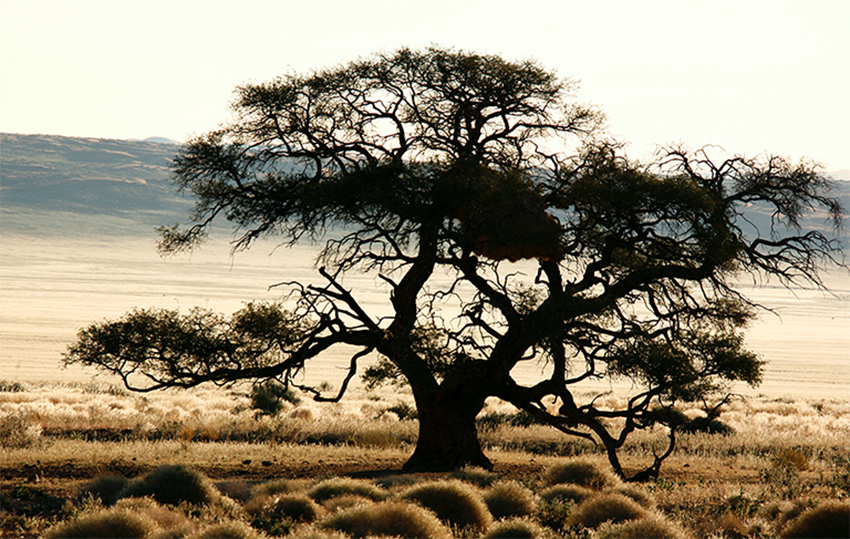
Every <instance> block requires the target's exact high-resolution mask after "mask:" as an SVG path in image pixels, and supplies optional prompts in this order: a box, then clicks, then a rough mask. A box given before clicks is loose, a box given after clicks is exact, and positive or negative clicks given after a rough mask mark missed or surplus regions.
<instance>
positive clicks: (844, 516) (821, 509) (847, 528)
mask: <svg viewBox="0 0 850 539" xmlns="http://www.w3.org/2000/svg"><path fill="white" fill-rule="evenodd" d="M780 537H783V538H794V539H798V538H799V539H808V538H812V539H814V538H824V537H850V502H839V501H835V500H831V501H827V502H824V503H822V504H821V505H819V506H817V507H814V508H812V509H809V510H807V511H804V512H803V514H801V515H800V516H799V517H797V518H796V519H794V520H792V521H791V522H789V523H788V525H787V526H786V527H785V528H784V529H783V530H782V533H781V534H780Z"/></svg>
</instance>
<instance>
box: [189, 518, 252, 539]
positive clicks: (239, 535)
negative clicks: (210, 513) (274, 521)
mask: <svg viewBox="0 0 850 539" xmlns="http://www.w3.org/2000/svg"><path fill="white" fill-rule="evenodd" d="M196 537H197V538H198V539H260V537H262V536H261V535H260V534H259V533H258V532H257V530H255V529H254V528H252V527H251V526H249V525H247V524H245V523H244V522H240V521H238V520H231V521H228V522H220V523H218V524H213V525H212V526H207V527H206V528H204V529H203V530H201V533H199V534H198V535H197V536H196Z"/></svg>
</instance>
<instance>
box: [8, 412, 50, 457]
mask: <svg viewBox="0 0 850 539" xmlns="http://www.w3.org/2000/svg"><path fill="white" fill-rule="evenodd" d="M41 433H42V428H41V425H39V424H38V423H35V422H33V421H32V420H31V419H30V418H29V417H28V415H27V414H23V413H16V414H9V415H6V416H0V447H7V448H10V449H12V448H15V449H24V448H27V447H32V446H35V445H38V444H39V443H40V442H41V441H42V438H41Z"/></svg>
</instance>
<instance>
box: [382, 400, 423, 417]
mask: <svg viewBox="0 0 850 539" xmlns="http://www.w3.org/2000/svg"><path fill="white" fill-rule="evenodd" d="M386 411H387V412H392V413H394V414H395V415H397V416H398V418H399V419H400V420H405V419H417V418H418V417H419V413H418V412H417V411H416V408H415V407H414V406H411V405H409V404H407V403H406V402H399V403H397V404H394V405H392V406H390V407H389V408H387V409H386Z"/></svg>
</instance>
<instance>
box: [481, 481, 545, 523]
mask: <svg viewBox="0 0 850 539" xmlns="http://www.w3.org/2000/svg"><path fill="white" fill-rule="evenodd" d="M484 502H485V503H486V504H487V508H488V509H489V510H490V514H491V515H493V518H495V519H504V518H510V517H524V516H529V515H533V514H534V512H535V510H536V509H537V502H536V501H535V499H534V493H533V492H531V491H530V490H529V489H527V488H525V487H524V486H522V485H521V484H519V483H518V482H516V481H502V482H500V483H496V484H495V485H493V486H492V487H490V488H488V489H487V490H486V491H485V492H484Z"/></svg>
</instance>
